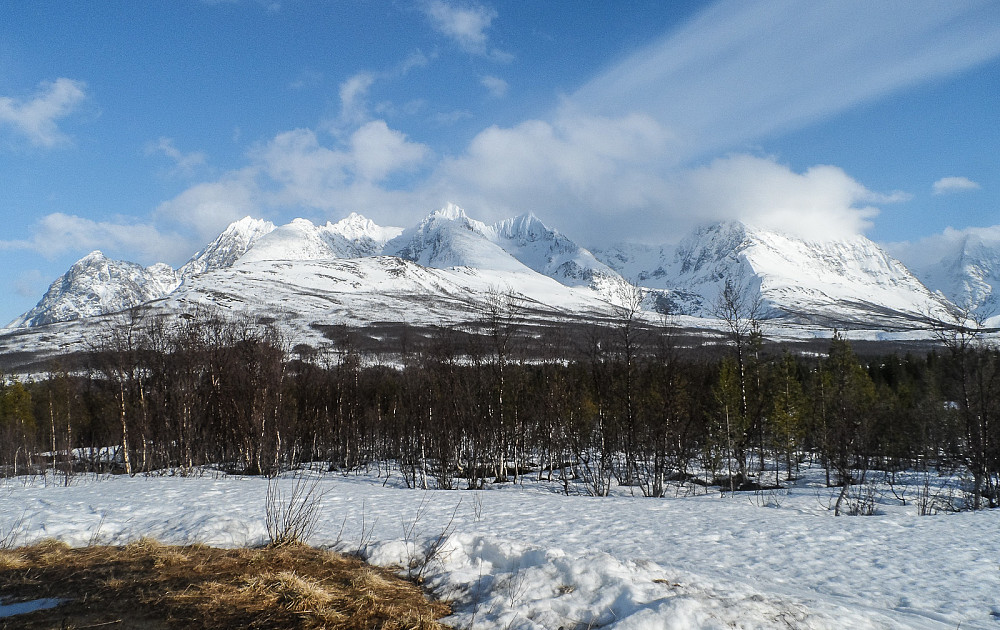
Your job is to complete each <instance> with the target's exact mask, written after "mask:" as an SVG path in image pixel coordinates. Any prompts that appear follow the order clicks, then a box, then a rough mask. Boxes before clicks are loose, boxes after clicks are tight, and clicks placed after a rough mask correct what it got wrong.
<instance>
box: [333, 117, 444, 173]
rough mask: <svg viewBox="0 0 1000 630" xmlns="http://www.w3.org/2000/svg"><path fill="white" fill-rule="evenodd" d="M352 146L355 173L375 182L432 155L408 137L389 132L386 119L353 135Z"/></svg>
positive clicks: (390, 130) (411, 166)
mask: <svg viewBox="0 0 1000 630" xmlns="http://www.w3.org/2000/svg"><path fill="white" fill-rule="evenodd" d="M350 145H351V154H352V157H353V162H354V172H355V174H356V175H357V176H358V177H361V178H362V179H365V180H368V181H371V182H379V181H382V180H383V179H385V177H386V176H388V175H389V174H390V173H394V172H398V171H400V170H407V169H410V168H413V167H415V166H418V165H419V164H420V163H421V162H423V161H424V159H425V158H426V156H427V155H428V153H429V152H430V150H429V149H428V148H427V146H425V145H423V144H419V143H415V142H409V141H407V139H406V135H405V134H403V133H401V132H399V131H395V130H392V129H389V126H388V125H386V123H385V121H384V120H376V121H372V122H370V123H366V124H365V125H363V126H362V127H361V128H360V129H358V130H357V131H356V132H354V135H353V136H351V143H350Z"/></svg>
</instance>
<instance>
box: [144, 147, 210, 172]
mask: <svg viewBox="0 0 1000 630" xmlns="http://www.w3.org/2000/svg"><path fill="white" fill-rule="evenodd" d="M157 153H159V154H162V155H165V156H167V157H168V158H170V159H171V160H173V162H174V171H175V172H176V173H180V174H183V175H191V174H192V173H194V171H195V169H196V168H197V167H199V166H203V165H204V164H205V161H206V156H205V154H204V153H202V152H201V151H193V152H191V153H183V152H181V150H180V149H178V148H177V146H176V145H174V141H173V139H172V138H160V139H159V140H157V141H156V142H151V143H149V144H148V145H146V155H153V154H157Z"/></svg>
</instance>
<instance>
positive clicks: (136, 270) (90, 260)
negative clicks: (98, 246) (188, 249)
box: [8, 251, 179, 328]
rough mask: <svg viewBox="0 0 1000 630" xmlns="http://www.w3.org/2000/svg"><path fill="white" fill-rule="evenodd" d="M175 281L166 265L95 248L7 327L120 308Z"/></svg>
mask: <svg viewBox="0 0 1000 630" xmlns="http://www.w3.org/2000/svg"><path fill="white" fill-rule="evenodd" d="M178 284H179V278H178V276H177V274H176V273H175V272H174V270H173V269H171V268H170V267H169V266H168V265H165V264H162V263H158V264H156V265H152V266H150V267H143V266H141V265H137V264H135V263H131V262H126V261H121V260H111V259H110V258H107V257H106V256H105V255H104V254H102V253H101V252H99V251H94V252H91V253H89V254H87V255H86V256H84V257H83V258H81V259H80V260H78V261H77V262H75V263H74V264H73V266H71V267H70V268H69V270H68V271H67V272H66V273H65V274H63V275H62V277H60V278H59V279H58V280H56V281H55V282H53V283H52V285H51V286H50V287H49V290H48V291H47V292H46V293H45V295H44V296H43V297H42V299H41V300H40V301H39V302H38V304H37V305H36V306H35V307H34V308H33V309H31V310H30V311H28V312H27V313H25V314H24V315H22V316H21V317H19V318H17V319H15V320H14V321H13V322H11V323H10V324H9V325H8V327H9V328H21V327H29V326H42V325H44V324H51V323H53V322H60V321H69V320H74V319H79V318H81V317H90V316H93V315H103V314H105V313H114V312H118V311H123V310H125V309H129V308H132V307H133V306H138V305H140V304H144V303H146V302H149V301H150V300H156V299H159V298H161V297H163V296H164V295H166V294H168V293H170V292H171V291H173V290H174V289H175V288H176V287H177V285H178Z"/></svg>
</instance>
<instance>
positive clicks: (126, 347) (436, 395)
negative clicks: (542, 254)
mask: <svg viewBox="0 0 1000 630" xmlns="http://www.w3.org/2000/svg"><path fill="white" fill-rule="evenodd" d="M730 297H733V296H730ZM633 298H634V299H631V300H630V299H629V298H628V296H625V299H623V300H621V301H622V303H623V306H621V307H619V309H618V310H617V311H616V313H615V316H614V317H612V318H610V319H609V320H608V321H607V322H604V323H603V324H602V325H596V324H595V325H594V326H592V327H590V328H589V329H588V330H587V332H585V333H582V334H578V335H576V339H575V340H574V344H573V348H574V351H573V352H572V353H565V354H566V356H565V357H563V358H559V359H552V360H537V359H536V360H526V359H525V357H524V355H523V354H522V353H521V352H520V350H521V348H522V347H523V345H524V343H525V340H526V337H527V332H526V330H525V328H524V327H523V325H522V323H521V320H520V318H519V312H520V306H519V305H518V304H517V303H516V300H514V299H513V298H512V297H511V295H510V294H505V293H502V292H495V293H492V294H491V295H490V296H488V299H487V300H486V303H485V304H484V305H483V306H482V309H481V311H482V312H481V314H480V317H479V318H478V319H477V320H476V322H475V323H474V326H473V327H474V329H475V331H474V332H475V333H476V334H475V335H471V336H470V335H467V334H464V335H459V334H458V331H455V330H451V329H448V328H441V329H438V330H437V331H436V332H434V333H433V334H431V335H430V337H429V338H428V339H425V341H424V343H422V344H420V346H419V347H418V348H415V349H409V350H406V351H401V352H397V353H395V354H393V355H392V359H391V361H390V360H385V359H384V357H383V358H382V359H379V358H377V357H372V356H363V355H362V353H360V352H359V351H357V350H355V349H354V348H353V347H352V346H351V344H350V343H349V342H348V341H343V342H342V343H339V344H338V345H337V351H336V352H334V353H332V354H324V355H319V354H317V353H316V352H313V351H311V350H310V349H309V348H306V347H296V348H290V347H289V344H288V343H287V342H286V341H285V340H284V339H282V338H281V336H280V335H279V334H278V332H277V330H276V329H275V328H274V327H273V326H271V325H268V324H266V323H261V322H260V321H258V320H255V319H253V318H251V317H241V318H228V319H227V318H223V317H219V316H217V315H213V314H210V313H194V314H191V315H188V316H184V317H180V318H177V319H175V320H171V321H169V322H168V321H166V320H163V319H154V318H146V317H144V316H142V315H141V314H140V313H138V312H132V313H126V314H123V315H122V316H120V317H119V318H118V319H117V320H115V321H114V322H113V324H112V325H109V326H107V327H106V329H105V330H104V332H103V334H101V335H97V336H96V340H95V342H94V344H93V347H92V348H91V352H90V354H89V359H88V362H87V366H86V369H84V370H73V371H69V370H65V369H60V367H59V366H58V365H53V367H52V369H51V370H50V372H49V373H48V374H47V375H45V376H44V377H36V378H35V379H33V380H29V381H22V380H17V379H13V378H4V379H0V382H2V385H0V470H2V471H3V473H4V474H6V475H13V474H24V473H31V472H38V471H39V470H40V469H43V468H52V469H55V470H57V471H61V472H63V473H64V474H66V475H67V478H68V476H69V475H71V474H72V473H73V472H74V471H78V470H80V469H85V468H88V467H89V468H91V469H95V470H110V471H113V472H122V473H126V474H140V473H147V472H153V471H162V470H172V471H176V472H180V473H185V472H192V471H195V470H197V469H198V467H201V466H206V465H213V466H217V467H222V468H223V469H225V470H227V471H230V472H235V473H241V474H252V475H269V474H274V473H275V472H278V471H280V470H283V469H287V468H290V467H294V466H297V465H299V464H301V463H303V462H315V461H323V462H328V463H329V466H330V467H331V468H333V469H337V470H344V471H350V470H359V469H367V470H373V469H374V470H378V471H381V472H383V473H388V472H390V471H391V472H394V473H396V474H401V475H402V476H403V478H404V479H405V480H406V483H407V484H409V485H410V486H412V487H422V488H426V487H437V488H446V489H451V488H471V489H476V488H483V487H484V486H486V485H487V484H493V483H504V482H517V481H518V480H519V479H520V478H522V477H523V476H527V475H531V476H533V477H535V478H537V479H539V480H544V481H550V482H553V483H558V484H562V487H564V488H565V489H566V491H567V492H568V491H570V488H571V487H573V488H577V487H583V488H585V489H586V491H587V492H589V493H591V494H593V495H597V496H603V495H607V494H608V493H609V492H610V491H611V489H612V488H613V487H614V486H616V485H617V486H628V487H631V488H633V490H634V491H635V492H636V493H641V494H642V495H644V496H650V497H659V496H663V495H664V493H665V492H666V491H667V489H668V485H669V484H670V483H671V482H676V481H685V482H687V481H691V482H697V483H704V484H711V485H718V486H721V487H722V488H723V489H724V490H730V491H740V490H750V489H760V488H774V487H781V486H783V485H784V484H786V483H787V482H788V481H789V480H791V479H794V478H795V477H796V475H797V474H798V471H799V469H800V466H802V465H803V464H804V463H807V462H808V463H810V464H818V465H821V466H823V467H824V468H825V470H826V479H827V483H828V484H829V485H830V486H831V487H840V488H841V489H842V492H841V494H840V499H838V505H837V507H838V509H839V507H840V500H841V499H843V498H844V497H845V496H846V493H847V491H848V489H849V488H850V487H851V485H852V484H857V483H862V482H864V480H865V479H866V476H868V475H871V474H873V473H874V472H875V471H882V472H893V471H901V470H913V469H917V470H935V471H942V472H948V473H958V474H961V475H964V476H966V477H967V478H968V479H969V486H970V490H969V506H968V507H971V508H977V509H978V508H981V507H997V506H998V505H1000V492H998V488H1000V350H998V349H997V348H996V347H995V346H993V345H990V344H987V343H985V342H984V341H983V339H982V338H981V336H980V335H979V334H978V332H977V331H976V330H974V329H969V328H963V327H959V326H956V327H951V328H949V329H947V331H946V332H943V333H942V335H941V341H942V343H941V346H940V348H939V349H938V350H935V351H931V352H928V353H921V354H905V355H899V354H886V355H884V356H871V357H864V358H862V357H859V356H858V355H857V354H856V353H855V352H854V350H853V348H852V346H851V344H850V342H849V341H848V340H846V339H845V338H844V337H843V336H841V335H839V334H835V335H834V336H833V338H832V340H831V341H830V344H829V347H828V349H827V351H826V352H825V353H824V354H821V355H815V356H814V355H810V356H806V355H802V354H796V353H795V352H793V351H792V349H791V348H786V349H777V350H775V349H771V348H770V347H768V349H767V350H765V347H764V345H763V343H762V340H763V336H762V334H761V330H760V327H759V321H758V320H756V318H755V317H753V313H752V309H750V310H749V311H748V310H746V309H737V310H734V311H733V316H732V317H731V318H730V319H726V318H725V317H724V318H723V321H726V322H728V323H730V324H731V325H730V326H729V330H728V334H727V339H728V345H727V350H726V352H725V354H724V355H723V356H721V357H720V356H711V355H707V354H700V353H698V352H697V351H695V350H692V349H684V348H679V347H678V345H677V343H676V335H675V334H674V328H673V327H672V326H671V325H670V322H669V320H664V322H663V323H662V325H659V326H656V325H650V324H649V323H648V322H646V321H644V320H640V318H639V317H638V313H639V305H640V301H641V295H638V296H633ZM734 299H735V298H734ZM747 313H749V316H746V314H747ZM466 332H467V331H466ZM469 339H472V340H473V341H472V342H470V341H469ZM567 357H568V358H567ZM102 447H110V448H111V451H110V455H111V456H110V457H108V455H109V451H103V452H99V451H94V450H92V449H98V448H102ZM73 449H77V450H76V451H74V450H73ZM80 449H83V450H80ZM74 453H75V455H74Z"/></svg>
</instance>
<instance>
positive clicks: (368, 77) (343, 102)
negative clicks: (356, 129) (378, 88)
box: [340, 72, 375, 123]
mask: <svg viewBox="0 0 1000 630" xmlns="http://www.w3.org/2000/svg"><path fill="white" fill-rule="evenodd" d="M373 83H375V75H374V74H372V73H371V72H359V73H357V74H355V75H354V76H352V77H350V78H349V79H347V80H346V81H344V82H343V83H341V84H340V120H341V122H342V123H357V122H360V121H362V120H364V119H365V118H366V117H367V116H368V112H367V105H366V102H365V101H366V99H367V97H368V90H369V88H371V86H372V84H373Z"/></svg>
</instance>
